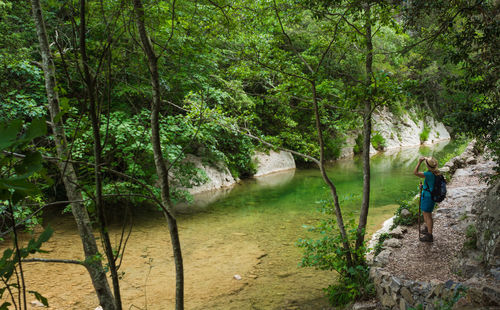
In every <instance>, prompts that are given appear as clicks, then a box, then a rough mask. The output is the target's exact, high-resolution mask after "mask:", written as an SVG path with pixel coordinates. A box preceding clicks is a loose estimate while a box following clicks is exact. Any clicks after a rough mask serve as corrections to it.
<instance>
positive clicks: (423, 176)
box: [413, 157, 425, 178]
mask: <svg viewBox="0 0 500 310" xmlns="http://www.w3.org/2000/svg"><path fill="white" fill-rule="evenodd" d="M424 160H425V157H420V158H419V159H418V164H417V166H416V167H415V169H414V170H413V174H414V175H416V176H417V177H420V178H425V175H424V173H423V172H419V171H418V168H420V164H421V163H422V162H423V161H424Z"/></svg>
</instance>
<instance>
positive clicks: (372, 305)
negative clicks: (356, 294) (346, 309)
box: [351, 301, 378, 310]
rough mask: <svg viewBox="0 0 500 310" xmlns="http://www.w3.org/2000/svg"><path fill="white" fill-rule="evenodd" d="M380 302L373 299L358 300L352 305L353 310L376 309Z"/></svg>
mask: <svg viewBox="0 0 500 310" xmlns="http://www.w3.org/2000/svg"><path fill="white" fill-rule="evenodd" d="M377 306H378V304H377V303H376V302H373V301H365V302H361V301H358V302H356V303H354V305H352V308H351V309H352V310H375V309H377Z"/></svg>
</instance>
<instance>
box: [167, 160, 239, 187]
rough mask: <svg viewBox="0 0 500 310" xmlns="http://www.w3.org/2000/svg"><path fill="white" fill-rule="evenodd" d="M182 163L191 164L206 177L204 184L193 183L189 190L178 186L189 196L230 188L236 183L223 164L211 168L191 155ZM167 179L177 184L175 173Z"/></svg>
mask: <svg viewBox="0 0 500 310" xmlns="http://www.w3.org/2000/svg"><path fill="white" fill-rule="evenodd" d="M183 162H185V163H192V164H193V165H194V166H195V167H196V168H197V169H199V170H201V171H203V172H204V174H205V175H206V178H205V179H206V180H205V182H204V183H203V182H201V184H200V183H195V184H193V186H192V187H191V188H184V187H180V186H178V187H179V188H180V189H184V190H187V191H188V192H189V193H191V194H198V193H202V192H206V191H211V190H216V189H220V188H225V187H230V186H232V185H234V184H235V183H236V180H235V179H234V177H233V176H232V175H231V172H229V169H228V168H227V167H226V166H225V165H224V164H223V163H218V164H216V165H215V166H212V165H209V164H207V163H204V162H203V161H202V159H201V158H200V157H197V156H194V155H192V154H187V155H186V158H185V159H184V160H183ZM169 177H170V178H172V179H173V180H174V182H173V184H174V185H176V183H177V182H175V172H173V173H172V175H170V176H169ZM198 177H201V176H200V173H198Z"/></svg>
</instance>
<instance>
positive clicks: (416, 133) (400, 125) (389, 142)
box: [341, 107, 450, 158]
mask: <svg viewBox="0 0 500 310" xmlns="http://www.w3.org/2000/svg"><path fill="white" fill-rule="evenodd" d="M410 113H411V114H414V113H413V111H410ZM372 120H373V121H372V124H373V131H372V132H373V133H374V134H376V133H378V134H380V135H381V136H382V137H383V138H384V140H385V143H386V146H385V148H384V150H386V151H387V150H391V149H397V148H401V147H406V146H418V145H420V144H421V142H420V133H421V132H422V131H423V129H424V126H425V127H428V128H429V129H430V132H429V137H428V140H427V141H426V143H435V142H438V141H442V140H449V139H450V134H449V132H448V130H447V129H446V128H445V126H444V125H443V124H442V123H440V122H437V121H435V120H434V119H433V118H431V117H427V118H426V119H425V120H414V119H412V118H411V117H410V114H409V113H405V114H403V115H400V116H396V115H394V114H392V113H391V111H390V110H389V109H388V108H387V107H382V108H379V109H377V110H376V111H374V113H373V114H372ZM359 133H360V131H359V130H355V131H352V132H350V133H349V134H347V137H346V142H345V143H344V147H343V148H342V149H341V158H344V157H348V156H352V154H353V147H354V146H355V145H356V142H355V139H356V138H357V137H358V135H359ZM376 152H377V151H376V150H375V149H374V148H373V147H372V146H370V155H375V154H376Z"/></svg>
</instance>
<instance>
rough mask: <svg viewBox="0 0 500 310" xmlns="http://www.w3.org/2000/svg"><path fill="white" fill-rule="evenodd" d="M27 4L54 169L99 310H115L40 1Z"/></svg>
mask: <svg viewBox="0 0 500 310" xmlns="http://www.w3.org/2000/svg"><path fill="white" fill-rule="evenodd" d="M31 4H32V11H33V19H34V21H35V25H36V30H37V36H38V41H39V44H40V54H41V56H42V68H43V72H44V76H45V88H46V91H47V101H48V107H49V112H50V119H51V121H50V125H51V127H52V132H53V135H54V142H55V144H56V150H57V155H58V157H59V158H60V159H61V160H59V161H58V168H59V170H60V172H61V174H62V179H63V181H64V185H65V188H66V193H67V195H68V199H69V200H70V201H72V202H71V210H72V212H73V216H74V218H75V221H76V224H77V226H78V232H79V234H80V238H81V240H82V244H83V250H84V253H85V260H86V264H85V267H86V268H87V270H88V271H89V274H90V277H91V279H92V284H93V285H94V288H95V291H96V294H97V297H98V298H99V303H100V304H101V306H102V307H103V309H106V310H107V309H116V304H115V300H114V298H113V294H112V293H111V290H110V288H109V284H108V282H107V279H106V273H105V271H104V269H103V267H102V263H101V260H100V255H99V251H98V248H97V244H96V241H95V237H94V235H93V232H92V225H91V223H90V219H89V215H88V213H87V210H86V208H85V206H84V205H83V203H82V194H81V192H80V191H79V189H78V178H77V175H76V172H75V169H74V167H73V164H72V163H71V162H69V160H70V159H71V153H69V152H68V143H67V140H66V133H65V130H64V127H63V124H62V118H61V109H60V106H59V96H58V93H57V91H56V76H55V65H54V62H53V58H52V55H51V51H50V47H49V43H48V38H47V32H46V30H45V22H44V19H43V14H42V8H41V5H40V0H32V1H31Z"/></svg>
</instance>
